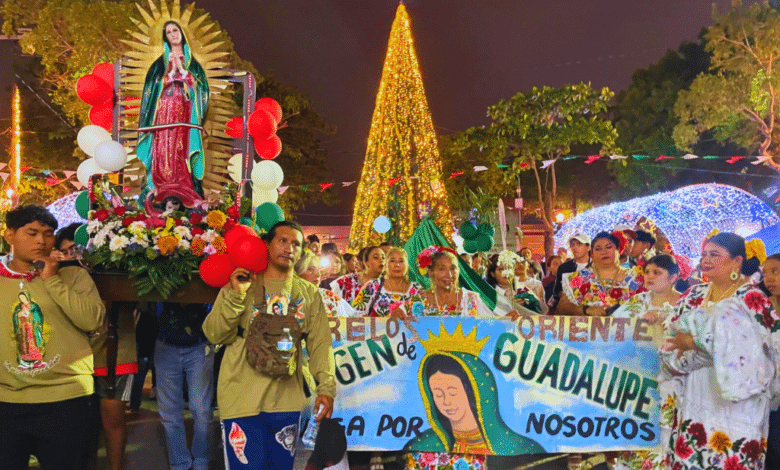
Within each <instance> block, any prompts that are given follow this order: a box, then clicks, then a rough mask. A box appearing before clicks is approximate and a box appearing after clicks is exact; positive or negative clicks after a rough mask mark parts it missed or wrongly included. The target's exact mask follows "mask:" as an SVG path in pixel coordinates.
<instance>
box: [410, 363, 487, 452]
mask: <svg viewBox="0 0 780 470" xmlns="http://www.w3.org/2000/svg"><path fill="white" fill-rule="evenodd" d="M436 372H441V373H442V374H448V375H454V376H455V377H457V378H458V379H459V380H460V382H461V383H462V384H463V390H465V392H466V396H467V397H468V399H469V408H470V409H471V413H472V414H473V415H474V417H475V418H476V419H477V421H479V419H480V418H479V414H478V413H477V397H476V395H474V389H473V388H472V387H471V380H469V376H468V374H466V371H465V370H463V366H461V365H460V363H458V361H456V360H455V359H453V358H452V357H450V356H445V355H443V354H434V355H432V356H431V358H430V359H428V361H427V362H426V363H425V383H426V384H428V390H430V389H431V386H430V379H431V376H432V375H433V374H435V373H436ZM431 398H433V391H432V390H431ZM431 405H432V406H431V410H433V412H434V413H436V418H437V419H438V420H439V423H440V424H441V425H442V427H443V428H445V429H446V430H447V433H448V434H449V436H450V438H451V439H452V440H453V441H454V439H455V438H454V435H453V433H452V424H451V423H450V419H449V418H447V417H446V416H444V415H443V414H441V412H440V411H439V408H437V407H436V403H431ZM479 431H480V434H481V433H482V429H481V428H480V430H479ZM482 437H483V439H484V436H482Z"/></svg>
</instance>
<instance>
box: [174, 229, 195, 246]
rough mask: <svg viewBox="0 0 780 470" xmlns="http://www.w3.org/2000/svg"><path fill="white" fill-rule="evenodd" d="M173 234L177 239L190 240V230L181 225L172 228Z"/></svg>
mask: <svg viewBox="0 0 780 470" xmlns="http://www.w3.org/2000/svg"><path fill="white" fill-rule="evenodd" d="M173 233H174V234H175V235H176V236H177V237H179V238H181V239H184V238H186V239H190V238H192V235H191V234H190V229H188V228H187V227H185V226H183V225H180V226H178V227H174V229H173ZM179 246H181V244H179Z"/></svg>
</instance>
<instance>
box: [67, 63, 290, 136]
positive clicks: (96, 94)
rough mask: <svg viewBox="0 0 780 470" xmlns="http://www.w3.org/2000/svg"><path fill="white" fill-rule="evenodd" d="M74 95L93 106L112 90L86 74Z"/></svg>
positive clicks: (112, 93)
mask: <svg viewBox="0 0 780 470" xmlns="http://www.w3.org/2000/svg"><path fill="white" fill-rule="evenodd" d="M76 94H77V95H78V96H79V98H81V101H83V102H85V103H87V104H91V105H92V106H95V105H99V104H103V103H105V102H106V101H108V100H110V99H111V98H113V97H114V90H113V88H112V87H110V86H108V84H107V83H106V82H105V81H103V79H102V78H100V77H97V76H95V75H92V74H88V75H84V76H83V77H81V78H79V81H78V82H76ZM274 132H275V131H274Z"/></svg>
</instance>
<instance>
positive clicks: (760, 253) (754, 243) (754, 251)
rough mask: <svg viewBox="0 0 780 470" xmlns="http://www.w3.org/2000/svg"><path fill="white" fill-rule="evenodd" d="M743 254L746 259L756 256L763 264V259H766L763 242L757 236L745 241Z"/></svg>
mask: <svg viewBox="0 0 780 470" xmlns="http://www.w3.org/2000/svg"><path fill="white" fill-rule="evenodd" d="M745 256H746V257H747V259H751V258H758V262H759V263H761V264H764V261H766V247H765V246H764V242H762V241H761V240H760V239H758V238H754V239H752V240H750V241H747V242H745Z"/></svg>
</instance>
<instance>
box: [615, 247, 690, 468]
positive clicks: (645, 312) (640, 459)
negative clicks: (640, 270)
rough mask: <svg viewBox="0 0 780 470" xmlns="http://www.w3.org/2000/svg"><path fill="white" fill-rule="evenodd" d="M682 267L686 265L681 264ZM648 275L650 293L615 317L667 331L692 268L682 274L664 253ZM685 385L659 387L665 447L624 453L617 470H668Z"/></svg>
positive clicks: (674, 380) (665, 383) (623, 307)
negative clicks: (678, 400) (680, 281)
mask: <svg viewBox="0 0 780 470" xmlns="http://www.w3.org/2000/svg"><path fill="white" fill-rule="evenodd" d="M679 263H684V262H683V261H682V260H680V261H679ZM681 271H682V272H681ZM644 272H645V287H646V288H647V292H642V293H640V294H636V295H635V296H633V297H631V298H630V299H629V300H628V302H626V303H624V304H623V305H621V306H620V308H618V309H617V310H616V311H615V313H613V314H612V316H613V317H616V318H642V319H644V320H646V321H647V322H648V323H650V324H661V325H665V327H666V326H667V325H668V323H669V322H671V319H672V316H673V315H674V314H675V313H676V311H677V305H678V303H679V302H680V293H679V292H677V291H676V290H675V289H674V285H675V283H676V282H677V280H678V279H679V276H683V277H687V276H688V274H690V267H689V266H687V264H683V266H682V270H681V266H680V264H678V260H677V259H675V257H672V255H669V254H666V253H663V254H660V255H657V256H654V257H653V258H651V259H650V260H649V261H648V262H647V265H646V266H645V269H644ZM681 385H682V384H681V381H680V380H679V379H677V378H671V379H669V380H664V381H661V382H660V383H659V389H660V392H661V400H660V402H661V443H660V448H659V450H657V451H648V452H626V453H623V454H622V455H620V456H618V460H617V462H616V465H615V469H616V470H626V469H631V470H651V469H658V470H660V469H665V468H667V466H666V465H665V462H664V458H665V457H666V454H667V450H668V447H669V446H668V441H669V436H670V434H671V427H672V421H673V418H674V403H675V400H676V397H677V395H679V389H680V386H681Z"/></svg>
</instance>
